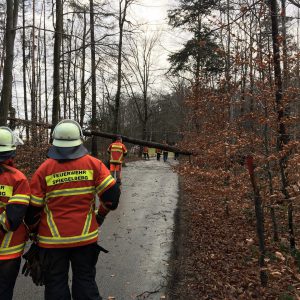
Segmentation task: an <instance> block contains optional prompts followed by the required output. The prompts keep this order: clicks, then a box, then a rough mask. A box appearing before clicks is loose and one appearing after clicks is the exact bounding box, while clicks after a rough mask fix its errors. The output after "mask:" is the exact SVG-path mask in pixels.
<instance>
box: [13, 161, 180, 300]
mask: <svg viewBox="0 0 300 300" xmlns="http://www.w3.org/2000/svg"><path fill="white" fill-rule="evenodd" d="M177 195H178V178H177V175H176V174H175V173H173V172H172V170H171V168H170V165H169V163H163V162H157V161H155V160H150V161H137V162H132V163H129V164H128V167H127V168H124V172H123V185H122V196H121V200H120V205H119V208H118V210H117V211H115V212H112V213H110V214H109V215H108V217H107V219H106V221H105V223H104V224H103V227H102V228H101V230H100V231H101V232H100V241H99V243H100V244H101V245H102V246H103V247H104V248H106V249H108V250H109V251H110V252H109V253H108V254H101V256H100V257H99V261H98V264H97V283H98V286H99V290H100V293H101V294H102V296H103V299H107V298H108V296H114V297H115V298H116V300H131V299H155V300H156V299H160V296H161V295H164V286H165V284H166V275H167V266H168V263H167V262H168V257H169V251H170V247H171V243H172V230H173V213H174V210H175V207H176V203H177ZM70 281H71V279H70ZM155 291H156V292H155ZM148 292H150V293H148ZM152 292H155V293H152ZM138 295H140V296H138ZM28 299H30V300H39V299H43V288H38V287H36V286H34V285H33V284H32V283H31V280H30V279H28V278H24V277H23V276H22V275H20V276H19V279H18V281H17V284H16V289H15V296H14V300H28Z"/></svg>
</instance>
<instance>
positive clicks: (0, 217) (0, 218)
mask: <svg viewBox="0 0 300 300" xmlns="http://www.w3.org/2000/svg"><path fill="white" fill-rule="evenodd" d="M5 223H6V212H5V211H4V212H3V213H2V214H1V215H0V224H1V225H2V226H3V228H4V229H5V230H6V231H8V229H7V227H6V224H5Z"/></svg>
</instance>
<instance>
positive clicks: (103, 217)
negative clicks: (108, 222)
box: [96, 214, 105, 226]
mask: <svg viewBox="0 0 300 300" xmlns="http://www.w3.org/2000/svg"><path fill="white" fill-rule="evenodd" d="M96 220H97V223H98V225H99V226H101V225H102V224H103V222H104V220H105V216H102V215H99V214H96Z"/></svg>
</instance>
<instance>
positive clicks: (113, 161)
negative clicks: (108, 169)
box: [110, 159, 122, 163]
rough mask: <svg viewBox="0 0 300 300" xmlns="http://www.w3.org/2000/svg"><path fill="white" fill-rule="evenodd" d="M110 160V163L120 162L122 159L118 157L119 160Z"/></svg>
mask: <svg viewBox="0 0 300 300" xmlns="http://www.w3.org/2000/svg"><path fill="white" fill-rule="evenodd" d="M110 162H111V163H122V160H121V159H119V160H116V159H111V160H110Z"/></svg>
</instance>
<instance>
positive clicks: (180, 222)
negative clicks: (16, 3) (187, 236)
mask: <svg viewBox="0 0 300 300" xmlns="http://www.w3.org/2000/svg"><path fill="white" fill-rule="evenodd" d="M178 187H179V191H178V201H177V205H176V209H175V212H174V230H173V234H172V237H173V241H172V246H171V252H170V257H169V267H168V282H167V287H166V295H167V299H168V300H173V299H174V300H175V299H176V300H178V299H180V295H178V294H177V291H176V290H177V289H176V287H178V283H179V282H180V276H181V271H180V260H181V258H182V257H184V256H183V255H184V233H185V232H186V226H187V225H186V222H185V220H186V218H187V214H188V211H187V210H186V209H185V207H184V205H183V203H184V197H185V195H184V193H183V178H182V177H181V176H180V175H178Z"/></svg>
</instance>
